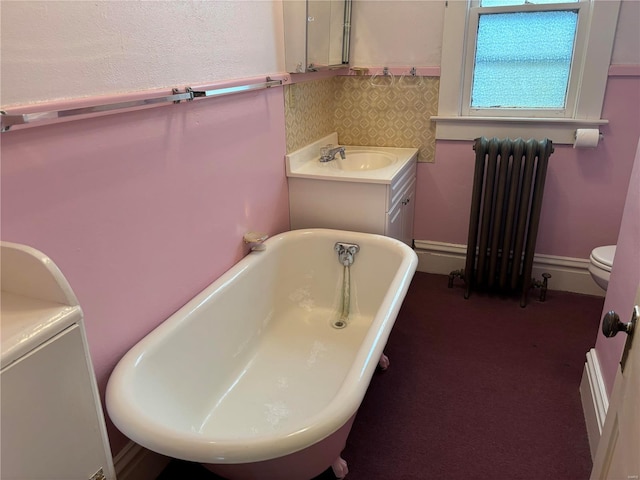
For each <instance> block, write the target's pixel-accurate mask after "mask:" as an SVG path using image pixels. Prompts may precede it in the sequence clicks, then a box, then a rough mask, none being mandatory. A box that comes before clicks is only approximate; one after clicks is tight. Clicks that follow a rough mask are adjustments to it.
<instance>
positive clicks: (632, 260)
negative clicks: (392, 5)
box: [595, 142, 640, 394]
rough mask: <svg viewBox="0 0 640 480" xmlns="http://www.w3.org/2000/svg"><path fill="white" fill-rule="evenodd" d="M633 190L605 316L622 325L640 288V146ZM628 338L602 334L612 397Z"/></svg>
mask: <svg viewBox="0 0 640 480" xmlns="http://www.w3.org/2000/svg"><path fill="white" fill-rule="evenodd" d="M629 185H630V188H629V191H628V193H627V201H626V204H625V208H624V213H623V216H622V224H621V226H620V236H619V237H618V242H617V247H616V257H615V259H614V261H613V269H612V270H611V279H610V280H609V288H608V289H607V296H606V298H605V301H604V307H603V310H602V313H603V315H604V313H606V312H608V311H609V310H615V311H616V312H617V313H618V315H620V320H621V321H622V322H625V323H626V322H628V321H629V320H631V311H632V309H633V305H634V299H635V296H636V291H637V289H638V286H639V285H640V142H638V148H637V150H636V154H635V162H634V166H633V170H632V172H631V180H630V183H629ZM625 340H626V335H623V334H618V335H616V336H615V337H614V338H607V337H605V336H604V335H603V334H602V333H601V331H598V337H597V340H596V347H595V348H596V353H597V355H598V360H599V361H600V369H601V371H602V376H603V377H604V380H605V384H606V386H607V392H608V393H609V394H611V392H612V390H613V383H614V380H615V377H616V372H617V369H618V364H619V362H620V358H621V355H622V350H623V348H624V343H625Z"/></svg>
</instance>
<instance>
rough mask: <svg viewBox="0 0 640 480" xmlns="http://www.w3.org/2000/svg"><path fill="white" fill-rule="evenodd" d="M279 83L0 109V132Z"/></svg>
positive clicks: (277, 84)
mask: <svg viewBox="0 0 640 480" xmlns="http://www.w3.org/2000/svg"><path fill="white" fill-rule="evenodd" d="M282 83H283V81H282V80H272V79H271V78H269V77H267V81H266V82H261V83H253V84H249V85H238V86H235V87H221V88H214V89H212V90H205V91H198V90H193V89H192V88H191V87H187V88H186V91H185V92H184V93H179V91H178V89H177V88H174V89H173V94H172V95H164V96H161V97H153V98H146V99H142V100H131V101H127V102H117V103H107V104H102V105H92V106H88V107H79V108H70V109H67V110H53V111H48V112H37V113H21V114H19V113H10V112H4V111H0V119H1V121H2V128H1V129H0V131H1V132H7V131H9V130H10V129H11V127H13V126H14V125H25V124H34V123H37V122H41V121H46V120H55V119H58V118H66V117H72V116H76V115H90V114H93V113H104V112H111V111H114V110H123V109H130V108H136V107H146V106H149V105H155V104H160V103H180V102H181V101H183V100H186V101H188V102H190V101H192V100H194V99H195V98H210V97H220V96H223V95H231V94H234V93H241V92H249V91H252V90H262V89H264V88H270V87H276V86H280V85H282Z"/></svg>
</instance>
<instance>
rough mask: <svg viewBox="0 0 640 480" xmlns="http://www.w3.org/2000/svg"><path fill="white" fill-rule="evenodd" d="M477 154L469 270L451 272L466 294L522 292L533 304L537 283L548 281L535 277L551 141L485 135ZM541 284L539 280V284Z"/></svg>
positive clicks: (523, 303)
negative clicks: (460, 280) (461, 281)
mask: <svg viewBox="0 0 640 480" xmlns="http://www.w3.org/2000/svg"><path fill="white" fill-rule="evenodd" d="M473 149H474V150H475V154H476V160H475V171H474V178H473V192H472V198H471V215H470V219H469V238H468V242H467V257H466V264H465V268H464V270H463V271H456V272H451V274H450V276H449V286H450V287H452V286H453V277H454V276H460V277H462V278H463V279H464V282H465V293H464V298H469V295H470V294H471V291H472V290H479V291H489V292H499V293H505V294H510V293H516V292H519V293H520V306H521V307H524V306H526V304H527V296H528V291H529V289H530V288H531V287H532V286H538V287H543V292H542V293H541V295H540V298H541V300H544V294H545V293H546V286H547V278H549V277H550V275H548V274H543V277H544V281H543V282H536V281H535V280H533V279H532V278H531V272H532V268H533V255H534V253H535V246H536V237H537V235H538V224H539V222H540V210H541V207H542V194H543V191H544V182H545V176H546V173H547V164H548V161H549V156H550V155H551V153H553V145H552V142H551V140H548V139H546V138H545V139H544V140H534V139H530V140H527V141H524V140H523V139H521V138H518V139H516V140H511V139H508V138H507V139H503V140H499V139H497V138H493V139H491V140H488V139H486V138H485V137H480V138H477V139H476V140H475V144H474V146H473ZM536 283H539V284H536Z"/></svg>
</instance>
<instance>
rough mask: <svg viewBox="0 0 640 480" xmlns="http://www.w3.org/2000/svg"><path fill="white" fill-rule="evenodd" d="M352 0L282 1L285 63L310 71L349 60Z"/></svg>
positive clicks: (298, 69)
mask: <svg viewBox="0 0 640 480" xmlns="http://www.w3.org/2000/svg"><path fill="white" fill-rule="evenodd" d="M351 2H352V0H306V1H300V0H285V1H284V2H283V8H284V36H285V64H286V65H285V66H286V69H287V71H288V72H297V73H302V72H310V71H317V70H323V69H327V68H336V67H340V66H344V65H347V64H348V63H349V34H350V31H351Z"/></svg>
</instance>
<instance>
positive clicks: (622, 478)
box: [591, 286, 640, 480]
mask: <svg viewBox="0 0 640 480" xmlns="http://www.w3.org/2000/svg"><path fill="white" fill-rule="evenodd" d="M634 303H635V307H634V311H633V312H624V315H625V316H627V315H628V318H627V320H629V324H627V325H625V327H626V328H625V330H621V331H625V332H627V333H628V335H629V336H628V338H627V341H626V344H625V351H624V353H623V356H622V360H621V362H620V367H619V368H618V372H617V374H616V379H615V383H614V386H613V393H612V395H611V401H610V402H609V410H608V411H607V418H606V419H605V423H604V427H603V430H602V436H601V437H600V442H599V443H598V450H597V452H596V456H595V459H594V462H593V471H592V472H591V479H592V480H600V479H603V480H605V479H606V480H638V479H640V403H639V402H640V340H638V338H637V337H640V334H636V335H634V331H637V330H639V329H640V326H639V324H640V319H638V316H640V286H639V287H638V291H637V293H636V299H635V302H634ZM622 315H623V314H622V312H620V316H622ZM627 320H623V321H627ZM603 323H606V322H603ZM619 328H622V326H620V327H619ZM603 330H604V327H603ZM613 335H615V333H613ZM607 336H611V335H607ZM634 337H635V340H634Z"/></svg>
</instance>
